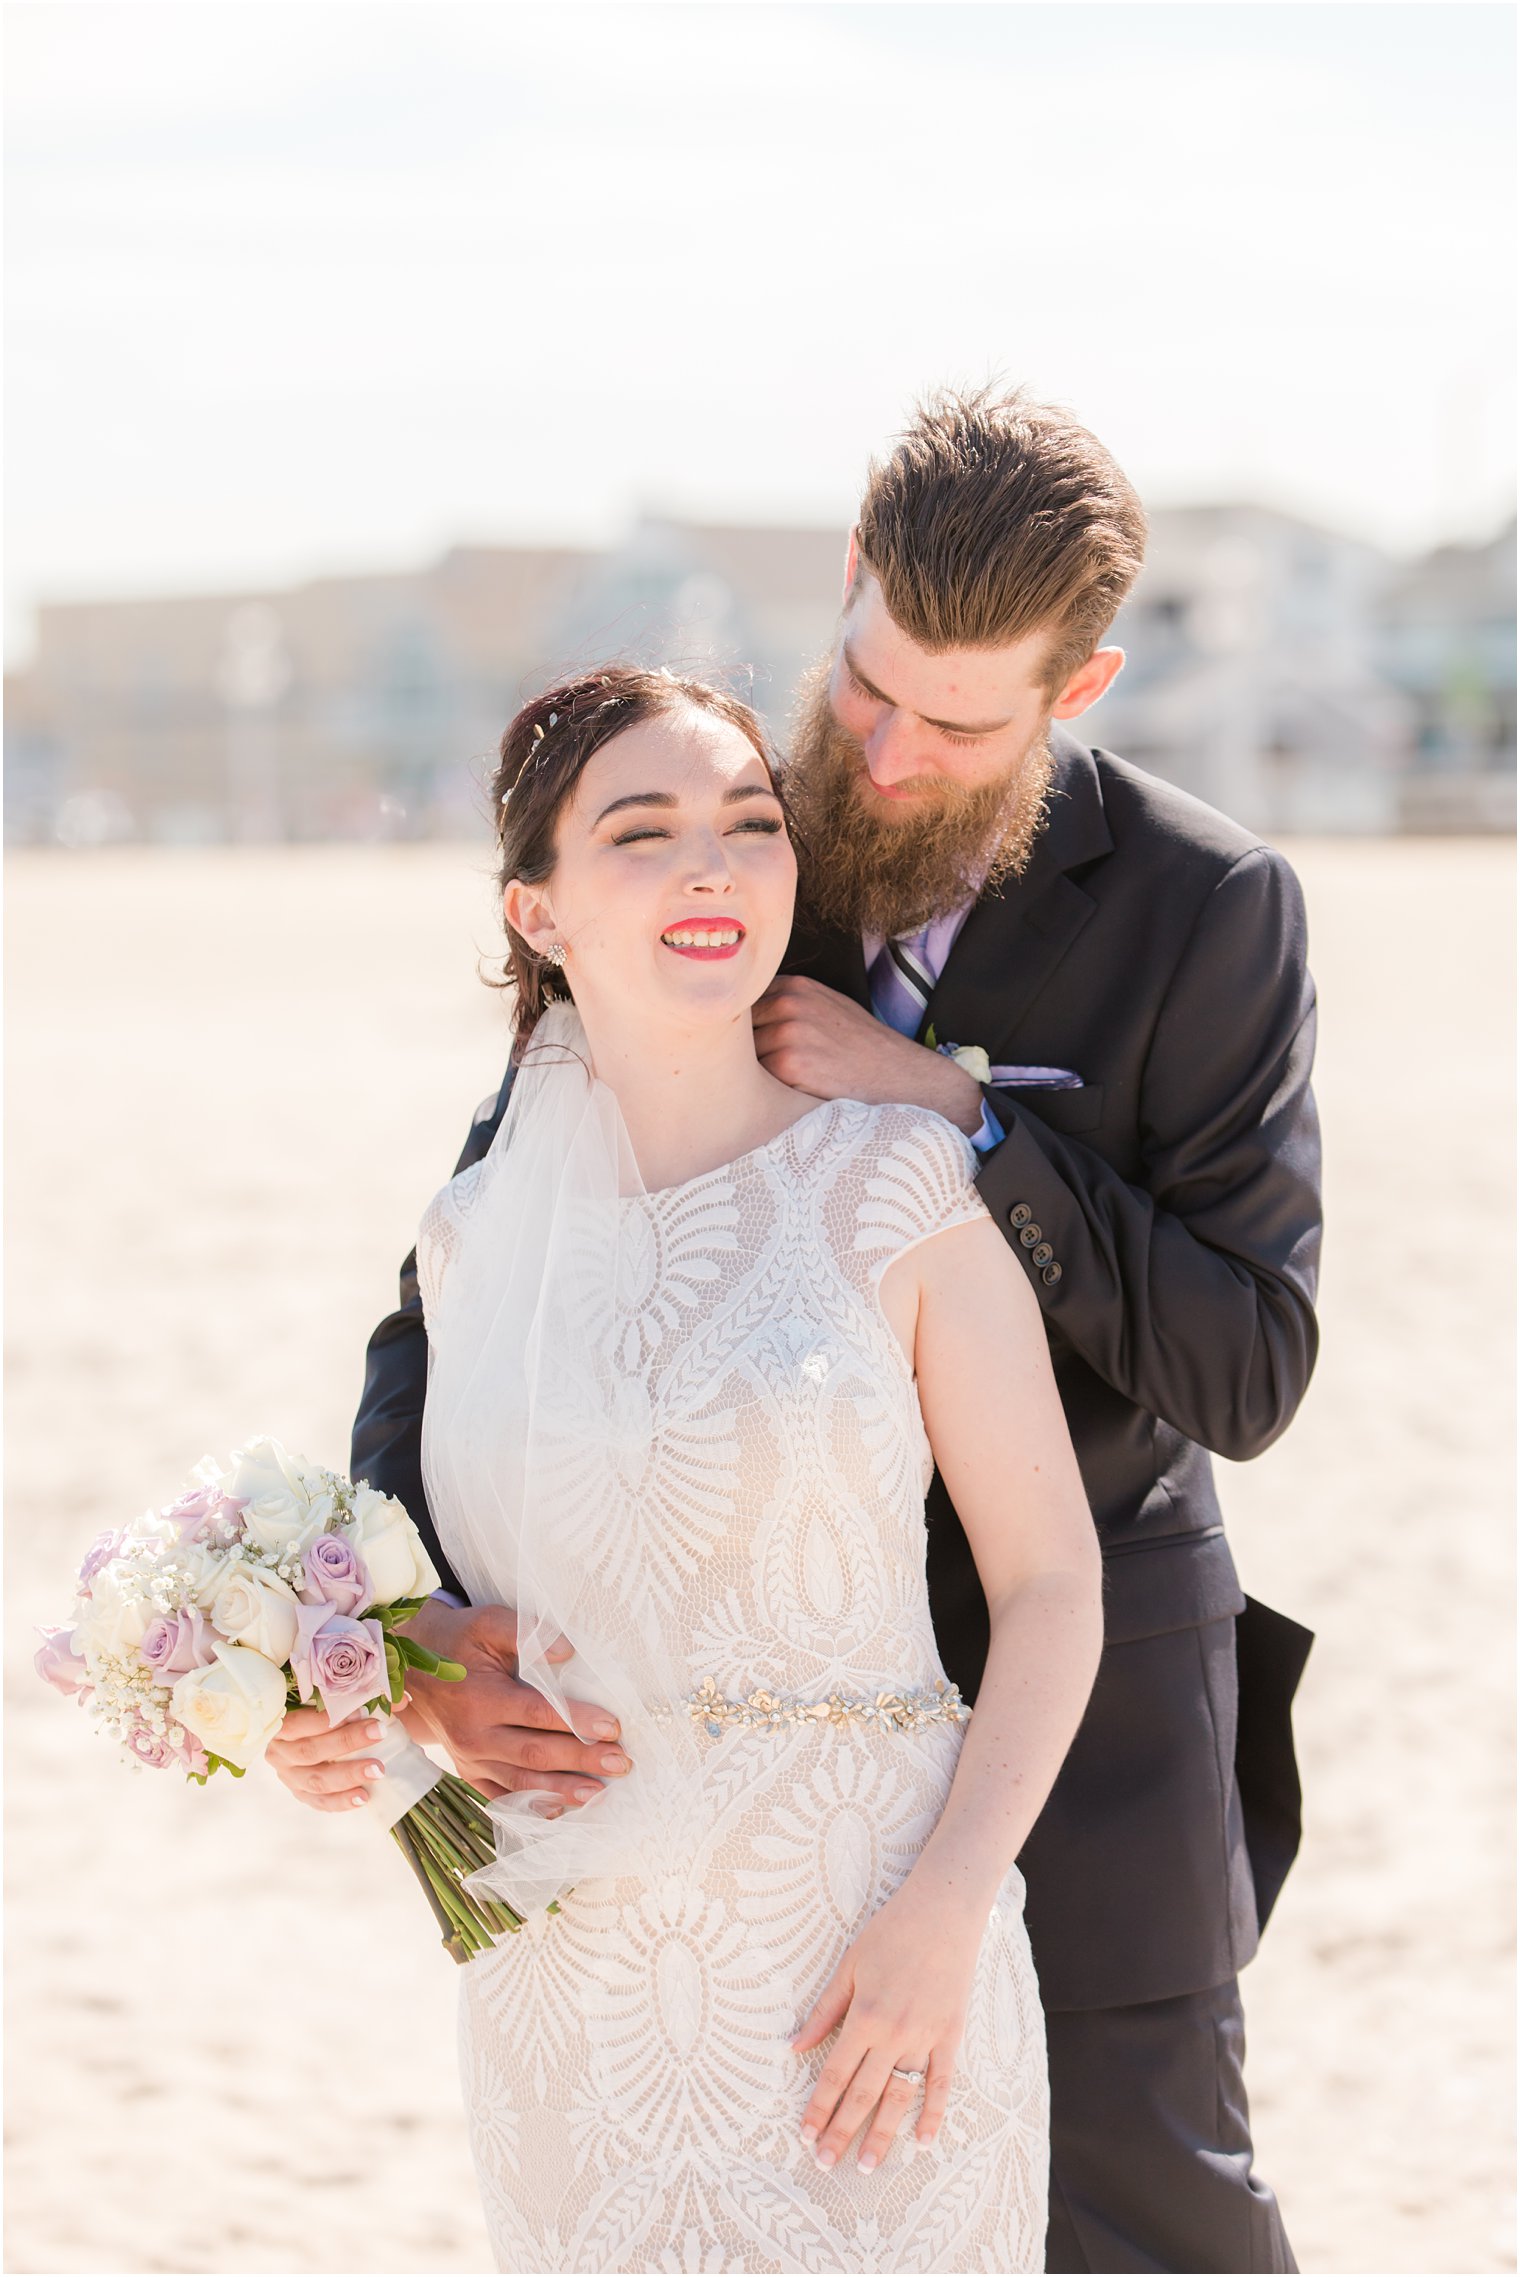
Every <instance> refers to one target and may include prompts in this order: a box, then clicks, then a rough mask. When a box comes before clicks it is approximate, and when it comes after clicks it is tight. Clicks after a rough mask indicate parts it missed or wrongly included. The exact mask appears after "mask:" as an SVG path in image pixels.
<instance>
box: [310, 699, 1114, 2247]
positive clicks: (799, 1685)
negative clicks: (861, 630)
mask: <svg viewBox="0 0 1520 2277" xmlns="http://www.w3.org/2000/svg"><path fill="white" fill-rule="evenodd" d="M495 787H496V792H497V796H498V798H499V801H500V804H499V809H498V812H499V816H500V841H501V876H502V885H503V895H504V910H505V916H506V922H507V929H508V942H509V952H510V954H509V975H510V977H511V979H512V980H513V982H514V983H515V990H516V1002H515V1019H516V1028H517V1044H516V1051H515V1057H516V1059H517V1062H518V1073H517V1076H516V1080H515V1083H514V1086H513V1089H512V1094H511V1098H510V1102H509V1106H508V1110H507V1113H506V1115H505V1117H504V1118H503V1121H502V1125H501V1128H500V1130H499V1132H498V1134H497V1137H496V1139H495V1141H494V1142H493V1144H492V1147H491V1150H490V1152H489V1154H488V1155H487V1156H486V1157H485V1159H484V1161H483V1162H481V1163H478V1164H476V1165H474V1166H472V1167H471V1168H470V1169H468V1170H466V1171H464V1172H462V1173H461V1174H460V1175H459V1176H458V1177H457V1178H456V1179H455V1180H454V1181H453V1182H452V1184H451V1185H450V1186H449V1187H447V1188H446V1189H445V1190H444V1192H443V1193H442V1194H441V1195H440V1196H439V1197H438V1198H437V1199H436V1200H435V1202H434V1203H433V1205H432V1206H431V1207H430V1209H429V1211H428V1213H427V1216H426V1218H425V1219H424V1222H423V1228H422V1234H421V1238H420V1240H419V1247H418V1266H419V1277H420V1282H421V1287H422V1293H423V1301H424V1307H425V1310H426V1314H427V1324H428V1334H429V1346H430V1373H429V1384H428V1402H427V1410H426V1415H425V1419H424V1475H425V1479H426V1484H427V1491H428V1501H429V1507H430V1509H431V1512H432V1515H433V1518H434V1520H435V1522H436V1524H437V1526H438V1529H439V1533H440V1536H441V1539H442V1541H443V1543H444V1546H445V1549H446V1551H447V1553H448V1557H449V1561H450V1563H451V1565H452V1566H453V1568H454V1570H455V1572H456V1573H458V1574H459V1575H460V1577H461V1578H462V1579H463V1580H464V1581H465V1583H466V1585H467V1586H468V1587H469V1589H470V1592H471V1596H472V1598H473V1599H474V1600H475V1601H476V1602H487V1601H497V1602H504V1603H509V1604H513V1605H515V1606H516V1608H517V1612H518V1634H519V1651H520V1660H519V1674H520V1676H521V1677H522V1678H523V1679H524V1680H525V1681H528V1682H530V1683H533V1684H535V1685H536V1686H538V1688H539V1689H540V1690H542V1691H543V1692H544V1693H545V1694H546V1696H547V1697H548V1698H549V1699H550V1701H551V1702H552V1703H553V1705H554V1706H555V1708H556V1709H557V1710H558V1712H559V1713H560V1714H561V1715H562V1716H563V1717H564V1718H565V1720H566V1721H567V1722H569V1723H571V1724H572V1726H574V1721H575V1719H576V1718H577V1717H579V1718H580V1719H581V1724H582V1726H586V1724H587V1718H588V1715H589V1713H590V1709H589V1708H588V1706H587V1705H586V1704H587V1703H591V1704H592V1705H593V1706H594V1707H599V1708H601V1709H604V1710H610V1711H611V1712H612V1713H613V1714H614V1715H615V1716H616V1718H617V1720H618V1723H619V1724H620V1726H621V1730H622V1739H623V1747H624V1749H625V1750H626V1753H627V1755H628V1756H629V1757H630V1758H631V1761H632V1768H631V1770H630V1771H629V1772H628V1774H627V1776H626V1777H624V1778H622V1779H616V1780H612V1781H609V1783H608V1785H607V1787H606V1788H605V1789H604V1790H601V1791H600V1792H599V1793H598V1794H597V1796H596V1799H595V1800H593V1801H592V1802H590V1803H589V1804H588V1805H587V1806H586V1807H585V1808H584V1809H574V1808H571V1809H566V1807H565V1802H564V1798H563V1797H561V1796H557V1795H550V1794H548V1793H547V1792H545V1793H540V1794H538V1795H536V1796H535V1795H525V1794H521V1793H514V1794H510V1795H505V1796H502V1797H500V1798H499V1799H498V1800H497V1801H496V1802H494V1803H493V1804H492V1806H491V1809H492V1816H493V1818H494V1819H495V1821H496V1824H497V1835H498V1857H497V1861H496V1863H495V1865H494V1866H493V1867H491V1868H488V1869H487V1870H486V1874H485V1876H484V1877H483V1878H482V1880H483V1886H487V1887H489V1888H490V1889H491V1890H492V1891H493V1892H495V1893H496V1894H499V1895H501V1896H503V1897H505V1898H506V1899H508V1901H509V1902H510V1903H512V1904H513V1905H514V1906H515V1907H516V1908H517V1910H518V1911H519V1912H523V1913H525V1914H526V1915H527V1916H528V1918H527V1921H526V1924H525V1926H524V1928H523V1929H522V1930H521V1932H520V1933H519V1934H518V1935H516V1936H515V1937H507V1938H505V1939H503V1941H502V1943H501V1944H500V1946H499V1947H498V1948H497V1950H496V1951H495V1952H493V1953H489V1954H485V1955H482V1956H481V1957H480V1959H478V1960H477V1961H475V1962H474V1963H472V1964H471V1965H470V1967H469V1968H468V1970H467V1971H466V1972H465V1975H464V1977H463V1980H462V1984H463V2000H462V2019H461V2057H462V2064H463V2073H464V2084H465V2095H466V2103H467V2107H468V2112H469V2122H470V2127H471V2133H472V2141H473V2148H474V2154H475V2161H476V2166H477V2170H478V2173H479V2176H480V2181H481V2187H482V2192H483V2196H484V2202H485V2209H486V2216H487V2221H488V2224H489V2226H490V2229H491V2232H492V2241H493V2246H494V2248H495V2251H496V2254H497V2257H498V2261H499V2265H500V2266H501V2267H502V2268H503V2269H513V2270H533V2269H563V2270H650V2269H672V2270H674V2269H691V2270H865V2269H891V2270H939V2271H951V2270H1029V2269H1038V2268H1039V2267H1040V2266H1041V2262H1042V2255H1043V2245H1044V2237H1045V2216H1046V2209H1045V2195H1046V2175H1047V2159H1048V2140H1047V2134H1048V2128H1047V2100H1046V2080H1045V2058H1044V2037H1043V2025H1042V2018H1041V2013H1040V2007H1039V2000H1038V1993H1037V1988H1036V1985H1035V1980H1034V1974H1033V1968H1032V1964H1031V1961H1030V1956H1029V1947H1028V1942H1027V1939H1026V1936H1025V1932H1024V1926H1023V1918H1022V1899H1023V1883H1022V1879H1021V1877H1020V1874H1019V1871H1018V1868H1017V1866H1016V1865H1015V1864H1014V1860H1015V1857H1016V1855H1017V1853H1018V1851H1019V1850H1020V1848H1021V1847H1022V1845H1023V1843H1024V1840H1025V1837H1026V1836H1027V1834H1028V1833H1029V1830H1030V1828H1031V1826H1032V1825H1033V1823H1034V1820H1035V1818H1036V1816H1037V1814H1038V1812H1039V1810H1040V1807H1041V1805H1042V1803H1043V1802H1044V1799H1045V1796H1046V1794H1047V1792H1048V1790H1049V1788H1050V1786H1051V1783H1052V1781H1053V1779H1054V1777H1055V1774H1056V1771H1057V1768H1058V1767H1059V1764H1060V1762H1061V1758H1062V1756H1063V1755H1064V1753H1065V1751H1066V1748H1067V1746H1068V1745H1069V1743H1070V1741H1071V1738H1072V1736H1073V1733H1074V1732H1075V1730H1076V1726H1077V1723H1078V1721H1079V1719H1080V1717H1081V1714H1082V1710H1083V1706H1084V1703H1085V1701H1086V1697H1087V1693H1088V1690H1089V1687H1090V1685H1091V1683H1092V1679H1093V1674H1094V1671H1095V1669H1096V1665H1097V1657H1098V1650H1099V1644H1100V1637H1101V1612H1100V1604H1099V1562H1098V1554H1097V1548H1096V1542H1095V1537H1094V1534H1093V1529H1092V1524H1091V1519H1090V1516H1089V1513H1088V1510H1087V1506H1086V1502H1085V1499H1084V1496H1083V1492H1082V1488H1081V1484H1080V1481H1079V1478H1078V1473H1077V1467H1076V1462H1075V1459H1074V1457H1073V1454H1072V1450H1071V1445H1070V1442H1069V1439H1068V1437H1067V1432H1066V1426H1065V1421H1064V1418H1063V1415H1062V1411H1061V1406H1060V1402H1059V1399H1058V1396H1057V1392H1056V1387H1055V1383H1054V1379H1053V1376H1052V1372H1051V1367H1050V1362H1049V1358H1048V1354H1047V1348H1046V1341H1045V1331H1044V1327H1043V1324H1042V1321H1041V1317H1040V1313H1039V1309H1038V1306H1037V1304H1036V1302H1035V1300H1034V1297H1033V1295H1032V1292H1031V1291H1030V1290H1029V1288H1028V1286H1027V1283H1026V1281H1025V1279H1024V1276H1023V1274H1022V1273H1021V1272H1020V1271H1019V1269H1018V1266H1017V1265H1016V1263H1015V1261H1014V1259H1013V1258H1012V1257H1011V1255H1010V1254H1009V1251H1008V1249H1007V1246H1006V1244H1005V1243H1004V1241H1003V1240H1002V1238H1001V1236H1000V1234H999V1233H998V1231H997V1229H996V1228H995V1226H994V1225H993V1224H992V1222H991V1219H990V1218H989V1216H988V1213H987V1210H986V1207H985V1205H984V1204H983V1202H982V1201H981V1198H980V1196H979V1195H978V1193H977V1190H976V1187H975V1185H974V1183H973V1172H974V1169H975V1165H976V1155H975V1152H974V1150H973V1148H972V1146H971V1144H970V1142H969V1140H967V1139H966V1138H964V1137H963V1136H962V1135H961V1133H960V1132H959V1131H958V1130H956V1129H955V1128H954V1127H953V1126H952V1125H951V1124H950V1123H948V1122H947V1121H945V1120H944V1119H943V1118H942V1117H940V1116H938V1115H936V1114H934V1113H933V1112H932V1111H930V1110H928V1109H926V1108H922V1107H918V1106H909V1105H901V1106H897V1105H866V1104H862V1103H861V1102H858V1101H852V1100H845V1099H841V1100H835V1101H827V1102H825V1101H820V1100H816V1099H812V1098H809V1097H807V1096H806V1095H804V1094H802V1093H799V1092H797V1091H794V1090H791V1089H789V1088H788V1087H787V1086H786V1085H785V1084H783V1083H781V1082H779V1081H778V1080H777V1079H776V1078H775V1077H773V1076H772V1075H770V1074H769V1073H768V1072H767V1071H766V1069H765V1068H764V1067H763V1066H762V1064H761V1063H760V1061H759V1059H758V1058H757V1056H756V1051H755V1042H754V1033H753V1028H752V1024H751V1019H750V1011H751V1007H752V1006H753V1005H754V1004H755V1002H756V1000H757V999H758V998H759V997H760V995H761V994H762V992H763V991H764V989H765V988H766V987H767V985H768V983H769V982H770V980H771V979H772V977H773V975H774V974H775V972H776V970H777V968H778V966H779V965H780V962H781V958H782V955H783V952H784V950H785V948H786V945H787V940H788V935H789V932H790V928H791V922H792V909H793V901H794V897H795V890H796V877H797V869H796V861H795V857H794V854H793V850H792V845H791V842H790V840H789V837H788V834H787V828H786V816H785V810H784V808H783V805H782V801H781V798H780V797H779V795H778V792H777V788H776V781H775V778H774V775H773V772H772V767H771V763H770V760H769V757H768V755H767V749H766V744H765V739H764V736H763V733H762V730H761V728H760V725H759V722H758V721H757V719H756V718H755V716H754V714H753V713H752V712H750V711H749V710H747V709H746V708H745V707H744V706H743V705H741V704H739V703H737V702H735V701H734V700H733V699H731V698H729V697H727V696H725V695H722V694H720V693H718V692H717V691H715V690H713V689H711V688H708V687H706V686H704V685H703V684H701V683H699V682H696V681H692V680H678V679H674V678H672V677H671V676H670V675H668V674H664V673H650V672H644V671H639V670H634V669H631V668H627V667H618V666H609V667H607V668H605V669H604V670H602V671H599V672H593V673H590V674H587V675H585V676H583V677H581V678H578V679H575V680H573V681H569V682H567V683H565V684H564V685H562V686H560V687H558V688H556V689H553V690H551V691H550V692H549V693H548V694H547V695H545V696H542V697H539V698H538V699H536V700H535V701H534V702H533V703H531V704H529V705H527V706H526V707H525V708H524V709H523V711H521V712H520V713H519V714H518V716H517V718H516V719H515V720H514V721H513V722H512V725H511V726H510V728H509V729H508V731H507V734H506V736H505V737H504V739H503V743H502V761H501V767H500V770H499V773H498V776H497V779H496V786H495ZM935 1463H937V1464H938V1466H939V1469H940V1471H941V1472H942V1474H943V1476H944V1479H945V1482H946V1485H947V1486H948V1488H949V1490H950V1493H951V1496H952V1498H953V1500H954V1503H955V1507H956V1510H957V1512H958V1514H959V1516H960V1519H961V1522H962V1524H963V1526H964V1528H965V1531H966V1534H967V1537H968V1539H969V1541H970V1543H971V1547H972V1550H973V1552H974V1555H975V1558H976V1563H977V1569H978V1573H979V1575H980V1578H981V1581H982V1584H983V1587H984V1590H985V1593H986V1597H987V1602H988V1607H989V1612H990V1620H991V1648H990V1651H989V1654H988V1658H987V1666H986V1674H985V1677H984V1678H983V1681H982V1685H981V1688H980V1691H979V1693H978V1696H977V1704H976V1711H975V1714H974V1716H971V1715H970V1714H969V1711H968V1710H966V1709H965V1708H964V1706H963V1705H962V1703H961V1702H960V1700H959V1698H958V1696H957V1695H956V1693H955V1691H954V1688H953V1687H952V1686H949V1685H948V1684H947V1683H946V1680H945V1677H944V1671H943V1668H942V1666H941V1663H940V1660H939V1655H938V1652H937V1650H936V1646H935V1641H934V1635H933V1631H932V1628H931V1626H930V1620H929V1609H928V1598H927V1593H926V1586H925V1577H924V1560H925V1540H926V1537H925V1530H924V1495H925V1489H926V1487H927V1484H928V1481H929V1478H930V1476H931V1474H932V1470H933V1467H934V1465H935ZM567 1685H568V1687H569V1692H568V1693H567V1690H566V1686H567ZM571 1695H573V1696H571ZM322 1724H323V1719H321V1718H320V1717H317V1716H314V1715H313V1714H312V1713H311V1712H310V1711H303V1712H301V1713H300V1714H299V1716H297V1717H293V1718H292V1721H291V1724H290V1727H289V1728H290V1732H291V1735H292V1736H291V1738H290V1739H289V1740H285V1741H279V1742H276V1743H275V1745H274V1747H273V1748H272V1749H271V1751H270V1759H271V1761H273V1762H275V1764H276V1766H277V1768H278V1769H279V1770H280V1773H281V1776H282V1777H283V1778H284V1779H285V1780H286V1783H287V1784H288V1785H290V1786H291V1787H292V1789H293V1790H294V1791H295V1792H297V1793H298V1794H300V1795H301V1796H302V1797H303V1799H305V1800H308V1801H311V1802H315V1803H318V1804H319V1805H321V1804H322V1803H323V1801H324V1799H325V1791H324V1787H323V1777H322V1771H321V1764H320V1761H318V1760H316V1759H317V1758H320V1757H321V1756H322V1755H323V1754H324V1752H326V1753H327V1754H328V1760H329V1761H330V1762H336V1761H337V1759H338V1758H339V1756H340V1755H341V1754H342V1753H343V1752H344V1751H345V1749H346V1746H347V1744H348V1743H347V1742H345V1743H344V1747H343V1748H340V1747H339V1746H338V1745H337V1744H336V1743H337V1742H339V1741H342V1740H343V1734H342V1733H341V1732H340V1733H338V1734H335V1735H333V1741H334V1744H333V1746H332V1748H331V1750H330V1751H325V1750H324V1748H323V1743H322V1741H321V1739H320V1738H318V1739H315V1740H313V1739H311V1738H307V1737H304V1736H303V1737H302V1738H301V1739H300V1740H297V1739H296V1737H295V1735H296V1734H297V1733H300V1734H302V1735H305V1734H307V1733H311V1732H319V1733H320V1730H321V1728H322ZM418 1736H419V1737H427V1736H431V1735H429V1734H427V1733H425V1732H424V1731H423V1730H422V1729H421V1727H420V1726H419V1730H418ZM551 1904H552V1905H553V1906H554V1910H552V1911H551V1910H549V1907H550V1906H551Z"/></svg>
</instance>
